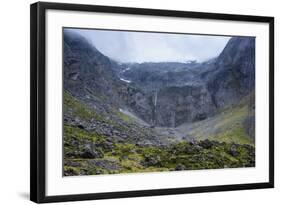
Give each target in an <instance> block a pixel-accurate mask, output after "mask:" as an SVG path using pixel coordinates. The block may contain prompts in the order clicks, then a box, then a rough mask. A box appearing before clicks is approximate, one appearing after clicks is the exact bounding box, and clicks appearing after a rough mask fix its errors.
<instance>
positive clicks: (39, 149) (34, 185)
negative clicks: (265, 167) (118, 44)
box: [30, 2, 274, 203]
mask: <svg viewBox="0 0 281 205" xmlns="http://www.w3.org/2000/svg"><path fill="white" fill-rule="evenodd" d="M48 9H54V10H67V11H86V12H100V13H121V14H137V15H150V16H163V17H164V16H169V17H180V18H195V19H216V20H231V21H247V22H263V23H267V24H269V51H268V52H269V181H268V182H263V183H249V184H235V185H234V184H233V185H220V186H203V187H191V188H169V189H158V190H140V191H124V192H123V191H122V192H109V193H89V194H74V195H59V196H46V187H45V186H46V179H45V176H46V165H45V163H46V160H45V158H46V154H45V151H46V135H45V134H46V127H45V123H46V120H45V117H46V96H45V95H46V93H45V89H46V81H45V73H46V68H45V61H46V59H45V49H46V47H45V38H46V29H45V26H46V10H48ZM273 187H274V18H273V17H265V16H248V15H233V14H231V15H230V14H218V13H202V12H187V11H173V10H156V9H144V8H126V7H110V6H97V5H83V4H65V3H47V2H38V3H34V4H32V5H31V7H30V199H31V201H34V202H37V203H45V202H62V201H77V200H97V199H110V198H123V197H141V196H154V195H169V194H186V193H198V192H215V191H216V192H217V191H231V190H245V189H261V188H273Z"/></svg>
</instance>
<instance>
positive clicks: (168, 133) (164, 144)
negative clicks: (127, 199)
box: [64, 93, 255, 176]
mask: <svg viewBox="0 0 281 205" xmlns="http://www.w3.org/2000/svg"><path fill="white" fill-rule="evenodd" d="M245 102H248V99H246V101H244V102H242V103H240V104H238V106H236V107H230V108H226V109H224V110H222V111H221V112H220V113H219V114H217V115H215V116H213V117H210V118H207V119H205V120H202V121H198V122H194V123H188V124H183V125H181V126H179V127H176V128H163V127H150V126H149V125H148V124H147V123H145V122H143V121H142V120H141V119H139V118H137V117H136V116H135V115H134V114H133V113H130V112H129V111H128V110H126V109H117V110H114V112H113V113H112V116H111V117H112V118H111V119H108V118H105V117H104V116H102V115H101V114H98V113H96V112H94V111H93V110H92V109H90V108H89V107H88V106H87V105H85V104H83V103H81V102H80V101H79V100H78V99H75V98H74V97H73V96H71V95H70V94H68V93H65V96H64V118H65V119H64V175H65V176H75V175H96V174H118V173H131V172H153V171H179V170H198V169H221V168H238V167H254V166H255V146H254V141H253V140H252V139H251V138H250V137H249V136H248V135H247V134H246V132H245V129H244V128H243V122H244V120H245V119H246V118H247V117H248V116H249V113H250V111H249V107H248V104H247V103H245ZM74 116H75V117H74Z"/></svg>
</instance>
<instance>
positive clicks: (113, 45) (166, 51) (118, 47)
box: [70, 29, 230, 63]
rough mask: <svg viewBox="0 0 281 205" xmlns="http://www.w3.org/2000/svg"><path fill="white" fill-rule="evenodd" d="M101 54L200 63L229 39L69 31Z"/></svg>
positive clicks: (124, 58) (132, 59)
mask: <svg viewBox="0 0 281 205" xmlns="http://www.w3.org/2000/svg"><path fill="white" fill-rule="evenodd" d="M70 30H73V31H75V32H77V33H79V34H80V35H82V36H84V37H85V38H86V39H88V41H89V42H91V43H92V44H93V45H94V46H95V47H96V48H97V49H98V50H99V51H101V52H102V53H103V54H104V55H106V56H108V57H110V58H112V59H115V60H117V61H120V62H139V63H141V62H163V61H166V62H167V61H175V62H185V61H188V60H197V61H199V62H202V61H205V60H208V59H210V58H213V57H216V56H218V55H219V54H220V52H221V51H222V50H223V48H224V47H225V45H226V43H227V42H228V40H229V39H230V37H226V36H208V35H190V34H165V33H148V32H128V31H108V30H95V29H70Z"/></svg>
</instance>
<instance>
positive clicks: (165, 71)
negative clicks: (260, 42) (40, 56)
mask: <svg viewBox="0 0 281 205" xmlns="http://www.w3.org/2000/svg"><path fill="white" fill-rule="evenodd" d="M124 79H126V80H124ZM254 87H255V38H251V37H233V38H231V39H230V40H229V42H228V43H227V45H226V46H225V48H224V50H223V51H222V53H221V54H220V55H219V56H218V57H217V58H215V59H212V60H210V61H207V62H203V63H196V62H188V63H142V64H134V63H131V64H118V63H116V62H115V61H113V60H111V59H109V58H108V57H106V56H104V55H103V54H102V53H100V52H99V51H98V50H97V49H96V48H95V47H94V46H93V45H91V44H90V43H89V42H87V40H86V39H84V38H83V37H81V36H79V35H78V34H76V33H73V32H69V31H65V33H64V89H65V90H66V91H68V92H70V93H71V94H72V95H73V96H74V97H76V98H78V99H79V100H81V101H83V102H85V103H86V104H87V105H89V106H90V107H92V108H93V109H94V110H95V111H96V112H98V113H102V114H104V115H108V116H111V114H112V110H114V109H115V110H116V109H117V110H118V109H119V108H122V107H125V108H126V109H128V110H129V111H130V112H132V113H134V114H135V115H136V116H138V117H139V118H141V119H142V120H144V121H145V122H147V123H148V124H150V125H152V126H162V127H177V126H179V125H181V124H183V123H186V122H195V121H200V120H204V119H206V118H208V117H210V116H212V115H214V114H215V113H216V111H217V110H218V109H220V108H223V107H225V106H227V105H231V104H233V103H236V102H238V101H239V100H241V98H243V97H244V96H246V95H248V94H249V93H250V92H251V91H253V90H254ZM250 121H251V119H249V120H248V122H245V126H246V127H247V126H248V127H249V125H248V124H252V123H251V122H250ZM249 122H250V123H249ZM248 130H249V132H250V133H252V132H253V128H248Z"/></svg>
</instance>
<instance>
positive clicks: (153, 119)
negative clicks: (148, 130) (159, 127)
mask: <svg viewBox="0 0 281 205" xmlns="http://www.w3.org/2000/svg"><path fill="white" fill-rule="evenodd" d="M157 94H158V92H157V90H155V91H154V103H153V110H152V126H156V106H157Z"/></svg>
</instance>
